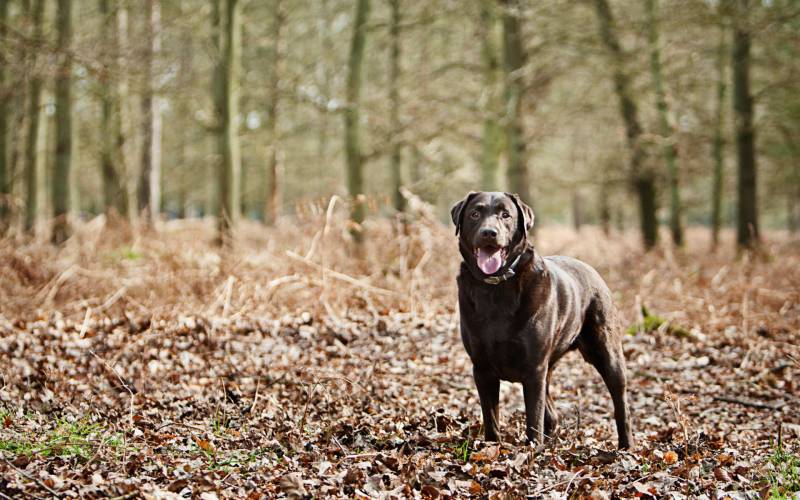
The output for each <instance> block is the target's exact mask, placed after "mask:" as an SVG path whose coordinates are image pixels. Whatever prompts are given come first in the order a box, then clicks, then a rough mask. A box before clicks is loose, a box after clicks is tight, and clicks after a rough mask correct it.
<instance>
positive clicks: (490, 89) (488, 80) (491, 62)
mask: <svg viewBox="0 0 800 500" xmlns="http://www.w3.org/2000/svg"><path fill="white" fill-rule="evenodd" d="M479 1H480V9H481V22H480V35H481V59H482V66H483V92H484V94H483V96H482V98H481V103H482V111H483V113H484V118H483V138H482V144H481V188H482V189H483V190H485V191H497V190H499V189H500V184H499V180H498V160H499V156H500V147H501V133H502V129H501V127H500V123H499V122H498V119H497V115H498V110H499V108H500V102H499V100H500V93H499V91H498V82H497V81H498V72H499V70H500V60H499V57H498V55H497V43H496V38H497V36H496V35H497V13H496V12H495V11H496V6H495V0H479Z"/></svg>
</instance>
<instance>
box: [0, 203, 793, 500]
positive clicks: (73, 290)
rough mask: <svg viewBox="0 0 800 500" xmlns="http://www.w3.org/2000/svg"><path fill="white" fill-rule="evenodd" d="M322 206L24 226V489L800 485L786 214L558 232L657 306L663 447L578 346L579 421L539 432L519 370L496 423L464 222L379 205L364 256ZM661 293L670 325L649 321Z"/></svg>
mask: <svg viewBox="0 0 800 500" xmlns="http://www.w3.org/2000/svg"><path fill="white" fill-rule="evenodd" d="M323 208H324V207H323ZM304 217H306V219H304V221H303V224H297V225H288V224H287V225H285V226H283V227H279V228H277V229H274V230H271V231H265V230H263V229H261V228H259V227H257V226H246V227H245V228H244V229H243V230H242V234H241V235H240V240H241V245H240V246H239V247H237V248H236V249H235V250H222V251H221V250H218V249H215V248H214V247H213V246H212V245H211V241H212V238H213V226H212V224H211V223H210V222H203V223H200V222H194V223H169V224H167V225H165V227H163V228H161V230H160V231H161V234H160V236H159V238H152V237H150V236H146V235H144V234H143V235H138V236H135V237H134V240H133V242H132V243H131V242H129V241H126V240H122V236H119V235H117V234H116V233H114V232H110V233H109V232H108V231H106V230H104V229H102V226H99V225H97V224H93V223H88V224H85V225H83V226H81V227H80V228H79V231H78V233H77V235H76V236H75V237H74V238H73V239H72V240H71V241H70V242H69V243H68V244H67V247H66V248H65V249H63V250H61V251H56V250H53V249H51V248H49V246H47V245H45V244H41V243H36V242H29V243H24V242H13V241H4V242H2V244H1V245H0V299H1V300H2V302H1V304H2V305H0V377H2V379H1V380H0V454H1V455H2V459H0V492H2V494H3V495H4V496H5V497H12V498H13V497H16V496H21V495H31V496H36V497H53V496H58V497H86V498H100V497H122V498H178V497H190V496H191V497H193V498H205V499H212V498H274V497H285V498H311V497H349V498H352V497H356V498H406V497H409V498H412V497H413V498H462V497H481V498H484V497H489V498H521V497H529V498H564V497H573V498H576V497H577V498H611V497H626V498H629V497H641V498H650V497H656V498H663V497H669V498H689V497H691V498H703V497H705V498H723V497H725V496H729V497H731V498H752V497H755V496H760V497H763V496H766V495H771V496H772V497H781V496H791V495H792V494H793V493H794V492H796V491H798V490H800V484H799V481H798V474H799V473H800V470H799V469H800V459H798V448H800V446H798V437H799V435H800V417H798V411H797V408H800V405H798V388H797V385H796V382H795V378H796V375H797V374H798V371H800V367H798V360H800V347H798V342H797V332H798V327H800V318H799V316H800V315H799V314H798V312H800V300H799V299H800V288H799V284H800V251H798V245H797V241H796V240H795V241H793V240H790V239H788V238H786V237H785V236H781V235H777V234H776V235H770V237H769V240H770V244H769V246H768V247H767V249H766V250H765V252H764V254H763V255H758V256H743V257H740V258H738V259H737V258H736V256H735V255H733V254H732V253H726V252H725V251H723V250H720V251H719V252H717V253H709V252H707V251H706V250H705V249H706V248H708V246H707V244H708V243H707V238H706V237H705V235H704V234H703V232H702V231H700V230H693V231H690V233H689V239H688V248H689V250H686V251H684V252H673V251H672V250H670V249H669V248H662V249H659V250H658V251H656V252H652V253H650V254H643V253H641V252H640V251H638V250H637V242H636V239H635V235H619V237H615V238H612V239H606V238H605V237H603V236H602V235H601V234H599V233H595V232H593V231H592V230H591V229H584V230H582V232H581V233H575V232H573V231H569V230H566V229H560V228H547V227H545V228H543V229H542V230H540V232H539V233H538V234H537V241H541V242H542V243H541V245H538V246H539V247H541V248H542V250H543V252H544V253H564V254H569V255H575V256H577V257H579V258H583V259H584V260H586V261H587V262H589V263H591V264H593V265H594V266H596V267H597V268H598V270H599V271H600V272H601V274H603V276H604V277H605V278H606V280H607V281H608V282H609V284H610V286H611V289H612V290H613V291H615V293H616V301H617V304H618V306H619V308H620V311H621V315H622V318H623V322H624V325H625V327H627V326H633V327H634V330H635V331H631V332H630V333H632V335H626V336H625V339H624V349H625V353H626V357H627V361H628V371H629V377H630V380H629V398H630V403H631V407H632V411H633V415H634V422H635V424H634V429H635V437H636V440H637V445H636V447H635V448H634V449H633V450H631V451H624V452H619V451H616V450H615V449H614V446H615V442H616V436H615V430H614V428H613V421H612V418H611V402H610V399H609V397H608V395H607V391H606V390H605V388H604V386H603V384H602V381H601V379H600V377H599V376H598V375H597V374H596V373H594V372H593V371H592V370H591V368H590V367H589V365H587V364H585V363H584V362H583V361H582V360H581V359H580V358H579V356H578V355H575V354H574V353H572V354H569V355H568V356H567V357H565V359H564V360H563V361H562V362H561V363H560V364H559V366H558V368H557V369H556V372H555V375H554V377H553V392H554V394H555V397H556V405H557V409H558V411H559V413H560V415H561V426H560V428H559V430H558V433H557V436H556V437H555V438H554V439H553V440H551V441H549V442H548V443H546V444H544V445H541V446H530V445H526V444H525V443H524V441H523V436H524V408H523V404H522V398H521V391H520V389H519V387H517V386H512V385H510V384H505V383H504V384H503V386H502V391H501V420H502V426H501V432H502V437H503V440H504V441H503V442H502V443H485V442H483V441H482V433H481V427H480V426H481V421H480V408H479V405H478V399H477V393H476V391H475V390H474V388H473V385H472V380H471V365H470V362H469V359H468V358H467V356H466V354H465V352H464V350H463V347H462V346H461V341H460V337H459V334H458V317H457V312H456V310H455V286H454V278H455V274H456V272H457V266H458V255H457V249H456V244H455V241H454V240H453V238H452V234H450V232H449V230H448V229H447V228H445V227H444V226H441V225H440V224H439V223H438V222H435V221H432V220H427V219H425V218H424V217H422V218H421V219H420V220H418V221H416V222H414V223H413V224H414V225H413V230H411V231H406V232H405V233H403V231H402V229H401V228H399V227H397V226H394V225H392V224H390V223H388V222H381V221H372V222H369V223H368V227H367V230H368V232H369V233H371V234H372V235H373V236H374V239H372V240H371V243H368V244H367V245H366V247H365V249H364V250H363V252H364V253H363V254H362V255H361V256H360V258H358V259H357V258H355V257H354V256H353V255H352V252H350V251H349V250H348V245H347V241H346V224H345V221H344V220H340V219H339V218H337V217H326V216H325V211H324V210H323V209H319V210H312V211H310V213H309V214H308V215H306V216H304ZM370 224H371V225H370ZM297 226H302V227H304V228H306V229H303V230H301V229H298V228H297ZM309 228H323V229H320V230H318V231H317V230H313V229H309ZM279 234H280V235H281V236H280V237H278V236H277V235H279ZM386 241H392V245H391V246H387V245H386V244H385V243H381V242H386ZM731 246H732V245H731ZM131 255H135V256H136V258H135V259H134V258H129V256H131ZM644 304H646V306H645V305H644ZM643 310H645V311H650V312H652V314H653V315H656V314H657V315H658V318H659V320H660V321H659V326H657V327H655V328H653V329H645V328H641V327H637V325H643V324H644V323H646V321H645V319H644V318H643V317H642V312H641V311H643ZM664 324H666V325H668V326H669V325H672V326H671V327H663V326H660V325H664ZM676 328H680V332H681V333H680V334H676V333H675V331H676V330H675V329H676ZM0 498H1V497H0Z"/></svg>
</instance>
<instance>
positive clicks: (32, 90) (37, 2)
mask: <svg viewBox="0 0 800 500" xmlns="http://www.w3.org/2000/svg"><path fill="white" fill-rule="evenodd" d="M32 21H33V40H34V41H35V42H36V43H39V42H40V41H41V40H42V38H43V36H42V35H43V23H44V0H34V3H33V12H32ZM31 67H32V68H33V74H32V75H31V79H30V82H29V83H28V136H27V138H26V142H25V221H24V226H25V231H26V232H28V233H31V234H32V233H33V232H34V231H35V228H36V215H37V211H38V193H39V192H38V189H37V188H38V185H37V184H38V180H37V175H36V173H37V168H38V161H37V159H38V156H37V152H38V149H39V143H38V141H39V116H40V113H41V110H40V109H39V108H40V107H41V101H42V78H41V76H39V71H38V67H37V64H36V51H35V50H34V51H31Z"/></svg>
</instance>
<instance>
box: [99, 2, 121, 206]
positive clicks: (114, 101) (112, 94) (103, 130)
mask: <svg viewBox="0 0 800 500" xmlns="http://www.w3.org/2000/svg"><path fill="white" fill-rule="evenodd" d="M98 7H99V10H100V14H101V16H102V21H101V26H100V30H101V33H100V38H101V39H102V40H103V43H104V45H105V46H106V47H108V51H109V52H108V53H107V54H106V56H107V57H106V58H105V61H104V63H105V65H104V67H105V71H104V72H103V73H102V74H101V75H100V110H101V116H100V118H101V126H100V134H101V138H100V171H101V173H102V177H103V202H104V207H105V212H106V215H107V216H109V219H108V220H111V218H113V216H116V215H122V216H127V212H128V192H127V190H126V189H125V187H124V185H123V179H122V175H121V172H122V169H121V168H120V165H119V162H120V153H121V152H120V151H119V149H118V141H119V137H120V135H121V133H122V131H121V130H119V129H118V128H117V127H120V126H121V123H120V120H119V119H118V115H119V113H120V102H119V99H118V95H117V93H116V91H115V88H114V83H113V81H112V78H113V77H114V76H116V75H118V74H119V66H118V64H117V62H118V60H119V56H118V54H117V52H118V38H117V17H116V12H112V11H111V2H110V0H99V5H98Z"/></svg>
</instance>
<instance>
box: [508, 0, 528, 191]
mask: <svg viewBox="0 0 800 500" xmlns="http://www.w3.org/2000/svg"><path fill="white" fill-rule="evenodd" d="M520 24H521V23H520V4H519V1H518V0H503V67H504V69H505V87H506V90H505V96H506V127H505V128H506V155H507V157H508V172H507V176H508V189H509V190H510V191H512V192H515V193H517V194H518V195H519V197H520V198H521V199H522V200H523V201H524V202H525V203H527V204H528V205H531V206H533V200H532V199H531V193H530V180H529V175H528V164H527V161H528V159H527V154H526V153H527V152H526V150H525V133H524V126H523V121H522V110H523V105H522V104H523V98H524V96H525V92H524V83H523V79H522V69H523V67H524V66H525V49H524V47H523V45H522V33H521V32H520V31H521V30H520Z"/></svg>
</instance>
